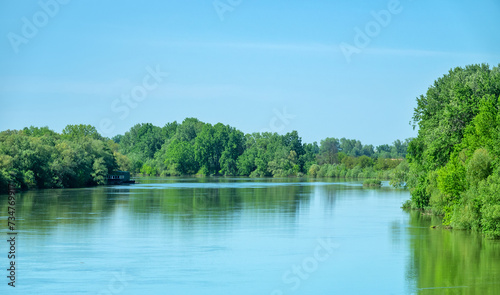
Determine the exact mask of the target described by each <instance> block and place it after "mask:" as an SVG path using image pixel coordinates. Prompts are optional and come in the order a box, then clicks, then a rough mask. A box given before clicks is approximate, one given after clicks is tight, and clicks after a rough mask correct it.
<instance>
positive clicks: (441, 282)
mask: <svg viewBox="0 0 500 295" xmlns="http://www.w3.org/2000/svg"><path fill="white" fill-rule="evenodd" d="M409 214H410V226H409V228H408V233H409V237H410V249H411V258H410V260H409V263H408V267H407V279H408V282H409V284H410V285H411V286H412V289H414V290H416V292H417V294H500V284H499V279H500V241H495V240H488V239H484V238H483V237H482V236H481V235H479V234H475V233H470V232H467V231H460V230H446V229H442V228H437V229H431V228H430V226H431V225H439V224H440V219H439V218H436V217H433V216H428V215H422V214H421V213H420V212H418V211H412V212H409Z"/></svg>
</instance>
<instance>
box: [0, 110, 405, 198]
mask: <svg viewBox="0 0 500 295" xmlns="http://www.w3.org/2000/svg"><path fill="white" fill-rule="evenodd" d="M409 142H410V140H409V139H407V140H406V141H400V140H396V141H395V142H394V143H393V144H392V145H388V144H384V145H380V146H377V147H374V146H373V145H363V144H361V142H360V141H359V140H355V139H346V138H341V139H337V138H326V139H324V140H322V141H321V142H320V144H318V143H316V142H314V143H302V139H301V137H299V135H298V133H297V131H292V132H289V133H287V134H285V135H280V134H277V133H252V134H244V133H243V132H241V131H239V130H237V129H236V128H234V127H231V126H229V125H223V124H221V123H218V124H215V125H211V124H209V123H204V122H201V121H199V120H198V119H195V118H187V119H185V120H184V121H183V122H182V123H181V124H179V123H177V122H172V123H168V124H166V125H165V126H164V127H157V126H154V125H152V124H149V123H147V124H137V125H135V126H133V127H132V128H131V129H130V130H129V131H128V132H126V133H125V134H124V135H117V136H115V137H114V138H112V139H109V138H105V137H102V136H101V135H100V134H99V133H98V132H97V130H96V128H95V127H93V126H91V125H68V126H66V127H65V128H64V130H63V131H62V133H61V134H59V133H57V132H54V131H53V130H50V129H49V128H48V127H41V128H38V127H33V126H31V127H29V128H28V127H26V128H24V129H22V130H6V131H3V132H0V190H1V191H0V193H6V190H7V187H8V184H13V185H14V186H15V187H16V189H20V190H27V189H32V188H76V187H86V186H95V185H100V184H106V182H107V176H108V174H111V173H113V172H114V171H118V170H121V171H130V172H131V173H132V174H134V175H145V176H147V175H151V176H247V177H310V178H324V177H330V178H349V179H368V178H376V179H381V180H388V179H391V178H393V174H394V173H395V171H400V170H404V169H405V168H404V167H406V166H407V164H406V161H404V157H405V156H406V150H407V147H408V143H409Z"/></svg>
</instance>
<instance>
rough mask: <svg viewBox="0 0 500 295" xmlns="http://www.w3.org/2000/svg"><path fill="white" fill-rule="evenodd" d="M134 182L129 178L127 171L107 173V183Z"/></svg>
mask: <svg viewBox="0 0 500 295" xmlns="http://www.w3.org/2000/svg"><path fill="white" fill-rule="evenodd" d="M122 183H135V180H130V172H129V171H114V172H113V173H112V174H109V175H108V184H122Z"/></svg>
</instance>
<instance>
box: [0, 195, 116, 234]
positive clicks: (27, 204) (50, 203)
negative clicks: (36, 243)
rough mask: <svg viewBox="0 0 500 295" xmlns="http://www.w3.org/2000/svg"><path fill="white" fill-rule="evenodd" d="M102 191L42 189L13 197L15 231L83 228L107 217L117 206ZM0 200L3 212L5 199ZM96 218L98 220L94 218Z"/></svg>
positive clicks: (6, 204) (114, 200)
mask: <svg viewBox="0 0 500 295" xmlns="http://www.w3.org/2000/svg"><path fill="white" fill-rule="evenodd" d="M106 192H107V191H106V190H105V188H93V189H45V190H32V191H27V192H22V193H17V194H16V219H17V220H18V221H19V222H18V224H19V229H21V230H32V229H36V231H37V232H39V231H45V230H49V229H50V228H52V227H54V226H57V225H65V224H72V225H77V226H81V227H86V226H88V225H89V224H92V223H95V222H96V221H99V220H103V218H102V217H106V216H108V215H109V214H110V213H111V212H112V211H113V209H114V207H115V206H116V203H117V201H118V200H117V199H116V198H115V195H113V194H110V193H109V192H107V193H106ZM3 197H4V196H2V198H0V208H1V210H2V212H7V206H8V203H7V201H8V200H7V198H6V197H5V198H3ZM96 216H99V218H96Z"/></svg>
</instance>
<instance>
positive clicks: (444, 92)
mask: <svg viewBox="0 0 500 295" xmlns="http://www.w3.org/2000/svg"><path fill="white" fill-rule="evenodd" d="M499 98H500V71H499V68H498V67H493V68H492V69H490V68H489V66H488V65H484V64H483V65H471V66H467V67H465V68H455V69H453V70H451V71H450V72H449V73H448V74H447V75H445V76H443V77H442V78H439V79H437V80H436V82H435V83H434V85H433V86H432V87H430V88H429V90H428V91H427V93H426V95H425V96H420V97H419V98H417V108H415V113H414V116H413V120H414V124H418V126H419V127H420V128H419V134H418V137H417V138H416V139H414V140H413V141H412V142H411V143H410V146H409V149H408V156H407V158H408V162H409V167H410V170H409V174H408V177H407V178H408V186H409V187H410V191H411V194H412V204H414V205H415V206H416V207H418V208H426V207H427V206H429V205H431V207H432V210H433V211H434V212H436V213H439V214H444V215H445V218H444V223H445V224H451V225H453V226H457V227H459V228H471V229H477V230H482V231H483V232H484V233H485V234H486V235H488V236H490V237H500V213H499V212H500V207H499V206H500V197H498V196H500V190H499V187H500V186H499V185H498V182H499V175H500V167H499V163H500V161H499V158H500V148H499V146H500V112H499ZM429 201H430V203H429Z"/></svg>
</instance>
